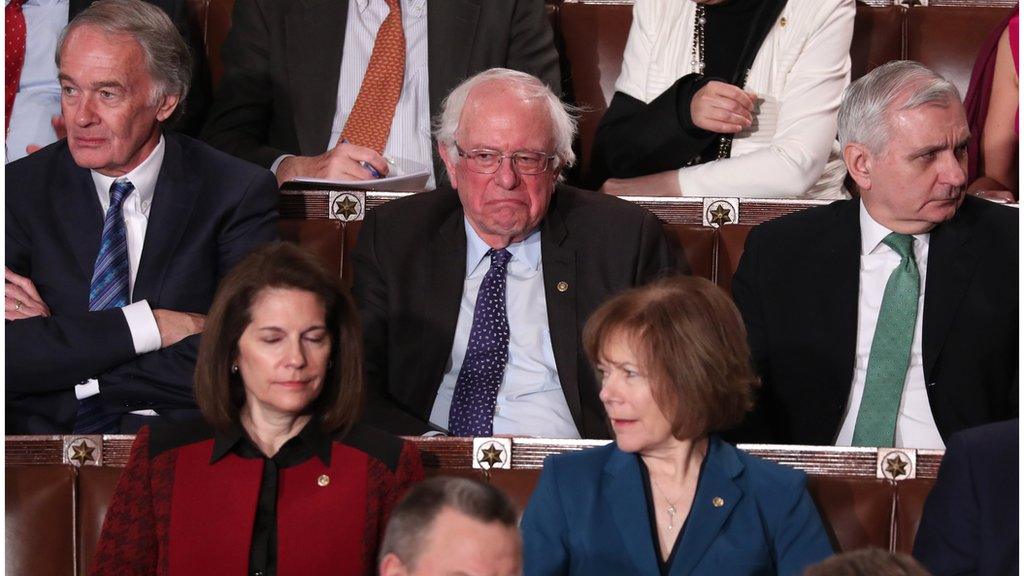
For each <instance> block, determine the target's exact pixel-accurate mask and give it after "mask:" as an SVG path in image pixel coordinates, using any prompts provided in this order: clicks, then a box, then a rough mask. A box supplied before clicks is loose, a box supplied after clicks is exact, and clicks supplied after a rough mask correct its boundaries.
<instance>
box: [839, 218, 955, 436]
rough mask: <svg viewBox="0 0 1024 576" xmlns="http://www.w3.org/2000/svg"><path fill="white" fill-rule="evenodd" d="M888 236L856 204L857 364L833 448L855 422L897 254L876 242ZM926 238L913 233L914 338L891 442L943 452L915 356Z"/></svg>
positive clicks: (850, 432)
mask: <svg viewBox="0 0 1024 576" xmlns="http://www.w3.org/2000/svg"><path fill="white" fill-rule="evenodd" d="M890 232H892V231H891V230H888V229H886V228H885V227H884V226H882V225H881V224H879V223H878V222H876V221H875V220H874V219H873V218H871V215H870V214H868V211H867V209H865V208H864V204H863V203H862V204H861V206H860V242H861V256H860V290H859V291H858V295H857V360H856V365H855V367H854V371H853V386H851V388H850V401H849V402H847V404H846V414H845V415H844V416H843V426H842V428H840V430H839V437H838V438H837V439H836V445H837V446H849V445H850V444H851V443H852V442H853V430H854V427H855V426H856V424H857V413H858V412H859V411H860V402H861V398H863V396H864V382H865V380H866V379H867V371H868V361H869V359H870V358H869V357H870V355H871V342H872V340H873V339H874V336H875V325H876V324H877V323H878V313H879V311H880V308H881V306H882V297H883V296H884V294H885V284H886V282H888V280H889V275H890V274H891V273H892V271H893V270H894V269H895V268H896V267H897V266H898V265H899V263H900V256H899V254H897V253H896V251H895V250H893V249H892V248H890V247H889V246H887V245H886V244H884V243H883V242H882V240H883V239H884V238H885V237H886V236H888V235H889V233H890ZM928 240H929V234H915V235H914V260H916V261H917V270H918V273H919V274H920V276H921V293H920V295H919V296H918V299H917V321H916V322H915V323H914V340H913V343H912V344H911V345H910V366H909V367H908V369H907V376H906V380H905V381H904V384H903V396H902V397H901V399H900V408H899V414H898V416H897V418H896V436H895V438H894V440H895V442H894V444H895V445H896V446H899V447H905V448H944V447H945V444H944V443H943V442H942V436H940V435H939V429H938V427H937V426H936V425H935V418H934V417H933V416H932V410H931V405H930V404H929V402H928V391H927V389H926V388H925V381H924V361H923V359H922V354H921V325H922V321H923V319H924V296H925V279H926V278H927V276H928V274H927V272H928Z"/></svg>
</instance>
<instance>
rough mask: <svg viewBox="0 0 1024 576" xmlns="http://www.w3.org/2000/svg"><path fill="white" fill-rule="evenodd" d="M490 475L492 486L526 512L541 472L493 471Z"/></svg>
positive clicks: (520, 470) (522, 470) (533, 470)
mask: <svg viewBox="0 0 1024 576" xmlns="http://www.w3.org/2000/svg"><path fill="white" fill-rule="evenodd" d="M488 475H489V477H490V482H491V485H493V486H495V487H497V488H499V489H501V491H502V492H504V493H505V494H508V496H509V497H510V498H512V500H513V501H514V502H515V503H516V504H517V505H519V509H520V510H526V505H527V504H528V503H529V502H530V494H532V493H533V489H534V488H535V487H536V486H537V480H539V479H540V470H537V469H532V470H524V469H519V470H491V471H490V472H489V473H488Z"/></svg>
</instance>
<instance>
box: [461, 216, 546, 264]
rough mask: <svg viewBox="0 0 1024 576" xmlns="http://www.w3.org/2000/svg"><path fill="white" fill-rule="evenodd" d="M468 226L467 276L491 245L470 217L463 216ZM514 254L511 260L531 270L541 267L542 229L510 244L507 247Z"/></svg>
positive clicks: (485, 254)
mask: <svg viewBox="0 0 1024 576" xmlns="http://www.w3.org/2000/svg"><path fill="white" fill-rule="evenodd" d="M463 221H464V224H465V227H466V276H467V277H468V276H469V275H470V274H472V273H473V271H474V270H476V268H477V267H478V266H479V265H480V262H481V261H482V260H483V259H484V257H485V256H487V252H489V251H490V250H491V247H490V246H488V245H487V243H486V242H484V241H483V239H482V238H480V235H479V234H477V233H476V230H475V229H474V228H473V225H472V224H470V223H469V219H468V218H463ZM505 249H506V250H508V251H509V252H510V253H511V254H512V260H511V261H510V263H511V262H519V263H521V264H522V265H523V266H524V267H525V268H527V269H528V270H530V271H535V270H537V268H539V267H540V229H539V228H538V229H536V230H534V231H533V232H530V234H529V235H527V236H526V238H524V239H523V240H522V241H521V242H515V243H512V244H509V245H508V246H506V248H505Z"/></svg>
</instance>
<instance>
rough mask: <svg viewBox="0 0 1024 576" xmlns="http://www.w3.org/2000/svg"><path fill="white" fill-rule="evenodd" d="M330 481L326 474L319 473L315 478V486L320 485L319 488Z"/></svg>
mask: <svg viewBox="0 0 1024 576" xmlns="http://www.w3.org/2000/svg"><path fill="white" fill-rule="evenodd" d="M330 483H331V477H330V476H328V475H327V474H321V475H320V477H319V478H317V479H316V484H317V486H320V487H321V488H322V487H324V486H327V485H328V484H330Z"/></svg>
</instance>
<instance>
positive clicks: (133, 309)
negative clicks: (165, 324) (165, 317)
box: [121, 300, 160, 354]
mask: <svg viewBox="0 0 1024 576" xmlns="http://www.w3.org/2000/svg"><path fill="white" fill-rule="evenodd" d="M121 312H123V313H124V319H125V320H127V321H128V330H130V331H131V333H132V344H134V345H135V353H136V354H145V353H146V352H153V351H155V350H159V349H160V328H159V327H158V326H157V325H156V318H155V317H154V316H153V310H151V309H150V307H149V302H146V301H145V300H139V301H138V302H132V303H131V304H129V305H127V306H125V307H124V308H121Z"/></svg>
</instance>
